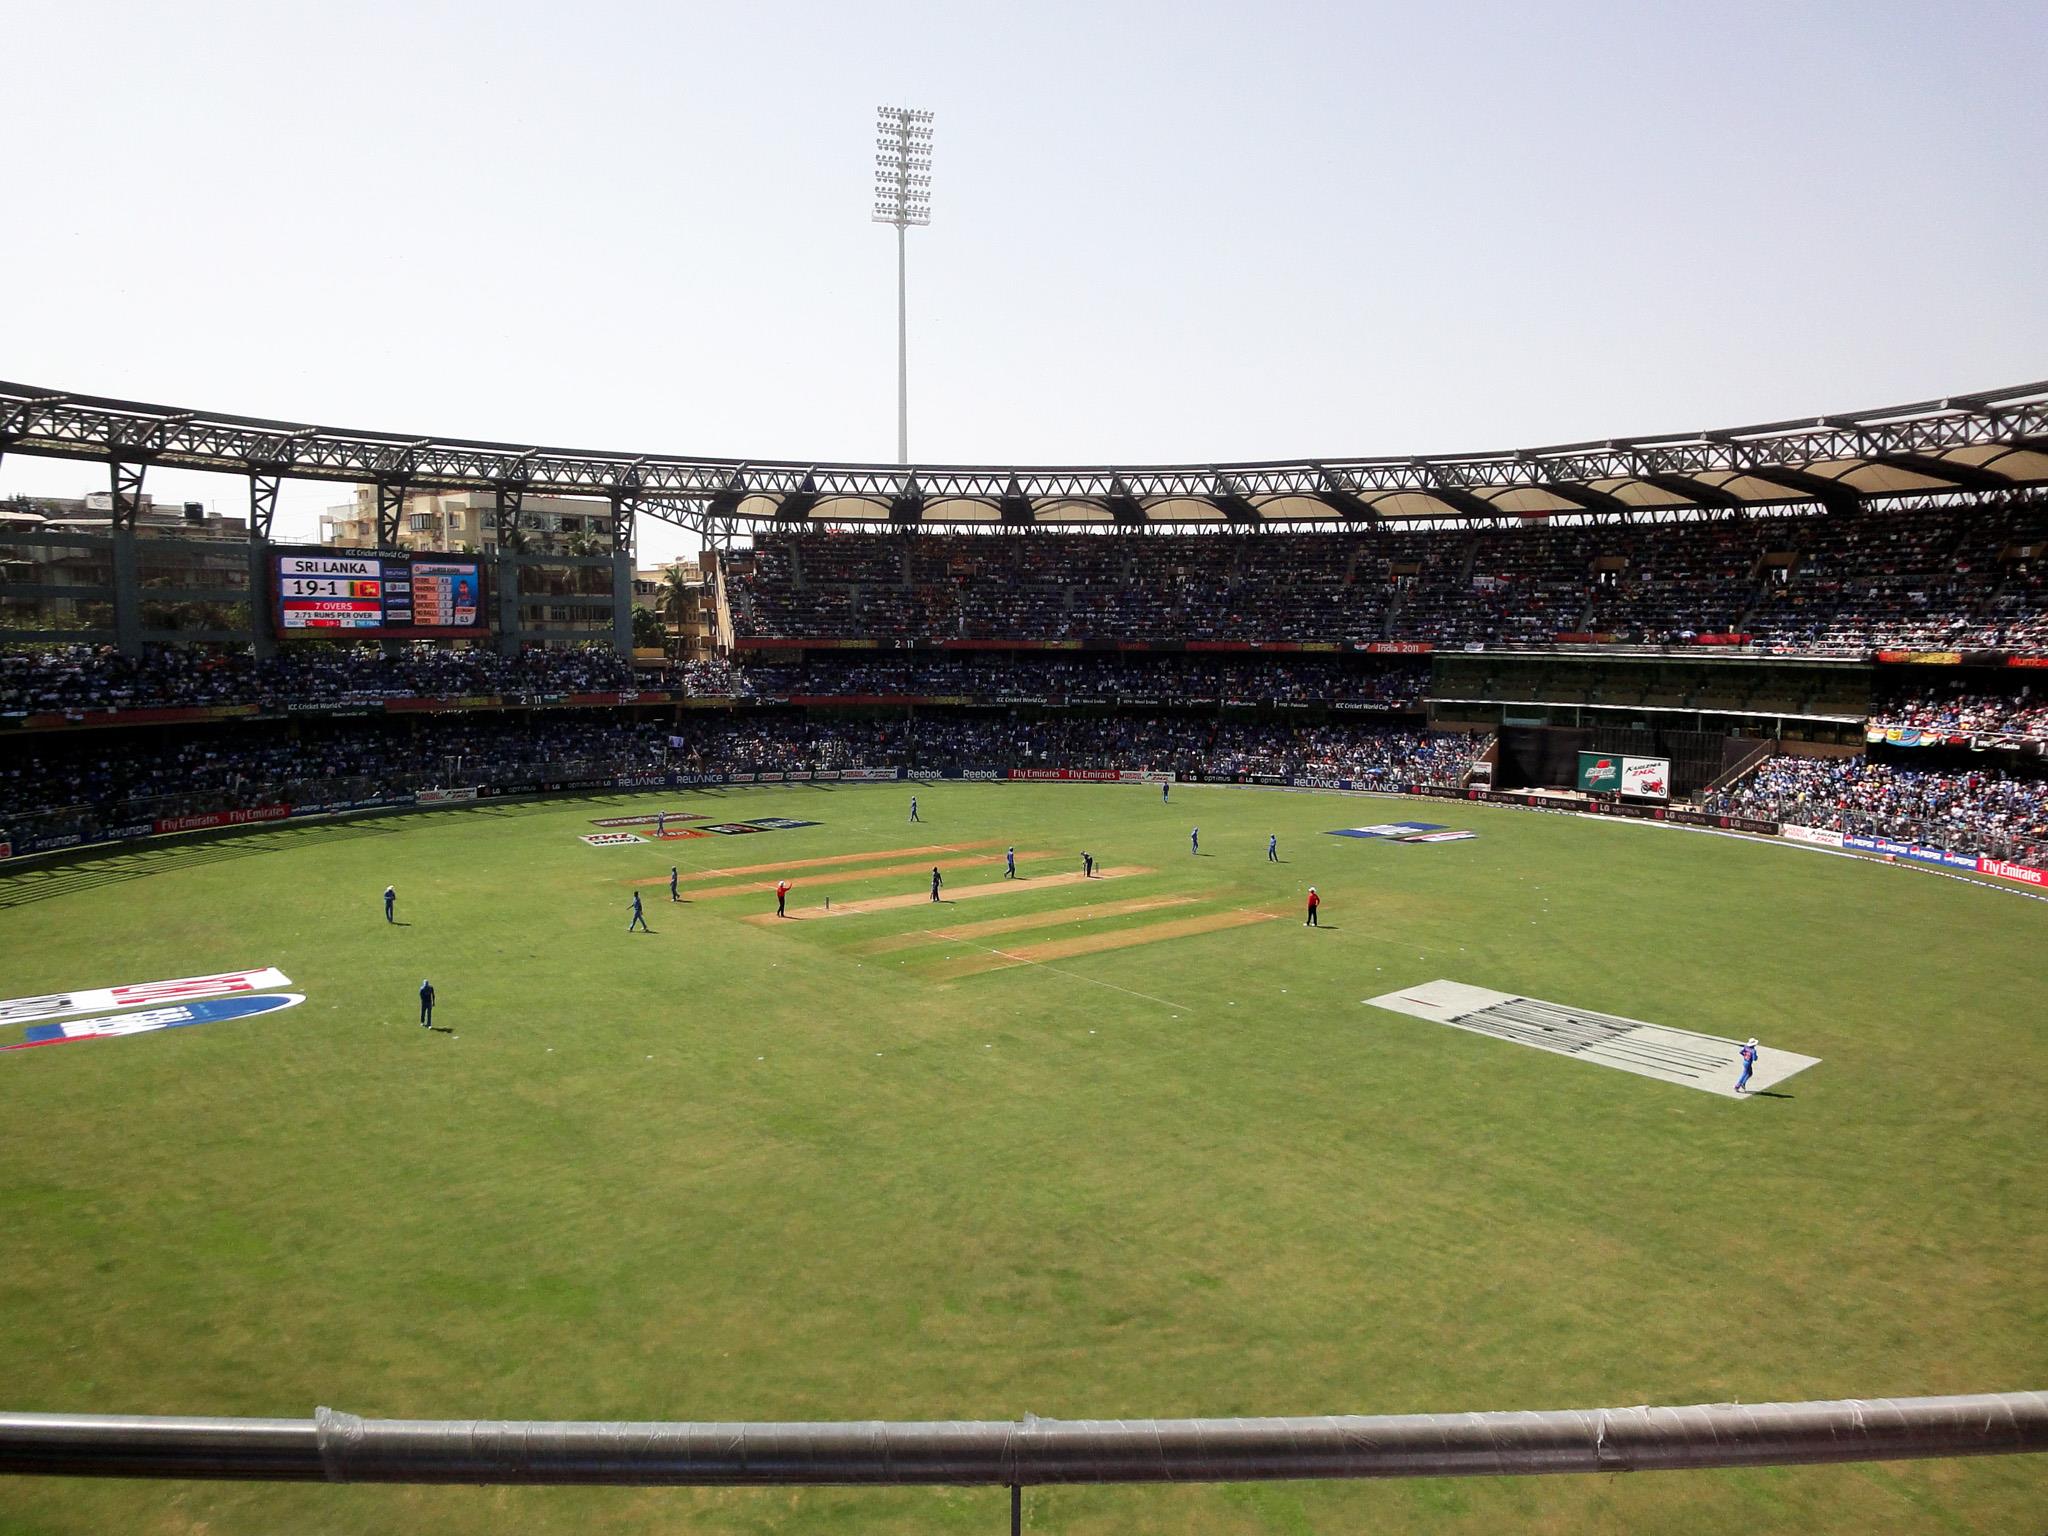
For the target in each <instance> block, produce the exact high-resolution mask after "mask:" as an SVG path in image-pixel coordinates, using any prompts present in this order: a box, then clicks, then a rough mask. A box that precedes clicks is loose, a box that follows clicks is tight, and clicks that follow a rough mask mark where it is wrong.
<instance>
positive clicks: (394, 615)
mask: <svg viewBox="0 0 2048 1536" xmlns="http://www.w3.org/2000/svg"><path fill="white" fill-rule="evenodd" d="M270 577H271V587H272V591H273V592H274V594H275V602H274V603H273V605H272V613H273V616H274V618H275V620H276V624H277V633H278V636H279V638H280V639H287V640H289V639H294V638H297V639H305V638H308V637H314V638H336V637H339V636H347V637H354V638H359V639H366V640H374V639H396V640H409V639H422V640H423V639H434V638H437V637H446V638H458V639H459V638H462V637H464V636H482V635H487V634H489V633H490V627H491V624H490V609H489V606H488V605H487V604H486V603H485V602H484V570H483V561H482V559H481V558H480V557H478V556H476V555H442V554H427V553H409V554H379V553H376V552H374V551H362V550H345V549H281V550H278V551H276V552H275V553H273V554H272V556H271V569H270Z"/></svg>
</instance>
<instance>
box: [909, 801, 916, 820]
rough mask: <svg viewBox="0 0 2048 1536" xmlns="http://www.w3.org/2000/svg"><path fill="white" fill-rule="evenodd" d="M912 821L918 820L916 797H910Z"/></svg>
mask: <svg viewBox="0 0 2048 1536" xmlns="http://www.w3.org/2000/svg"><path fill="white" fill-rule="evenodd" d="M910 819H911V820H912V821H916V820H917V796H915V795H912V796H911V797H910Z"/></svg>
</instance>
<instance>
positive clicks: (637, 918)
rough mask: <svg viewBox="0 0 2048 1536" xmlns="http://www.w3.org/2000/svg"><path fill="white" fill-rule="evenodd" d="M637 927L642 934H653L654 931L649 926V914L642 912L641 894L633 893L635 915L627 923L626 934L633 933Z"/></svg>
mask: <svg viewBox="0 0 2048 1536" xmlns="http://www.w3.org/2000/svg"><path fill="white" fill-rule="evenodd" d="M636 927H637V928H638V929H639V930H640V931H641V932H642V933H652V932H653V931H654V930H653V929H652V928H649V927H648V926H647V914H646V913H645V912H643V911H641V910H640V893H639V892H638V891H635V892H634V893H633V915H632V917H631V918H629V919H628V920H627V922H626V932H628V933H631V932H632V931H633V930H634V928H636Z"/></svg>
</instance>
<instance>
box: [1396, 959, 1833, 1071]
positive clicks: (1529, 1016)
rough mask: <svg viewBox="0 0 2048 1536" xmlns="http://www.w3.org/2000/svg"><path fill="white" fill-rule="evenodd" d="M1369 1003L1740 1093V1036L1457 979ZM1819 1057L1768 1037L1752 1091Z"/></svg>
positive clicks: (1759, 1051)
mask: <svg viewBox="0 0 2048 1536" xmlns="http://www.w3.org/2000/svg"><path fill="white" fill-rule="evenodd" d="M1366 1001H1367V1002H1369V1003H1370V1004H1371V1005H1372V1006H1373V1007H1375V1008H1385V1009H1387V1010H1389V1011H1390V1012H1393V1013H1405V1014H1407V1015H1409V1016H1410V1017H1411V1018H1417V1019H1427V1020H1429V1021H1430V1022H1431V1023H1432V1024H1448V1025H1450V1026H1451V1027H1452V1028H1453V1029H1463V1030H1469V1031H1471V1032H1472V1033H1473V1034H1477V1035H1491V1036H1493V1037H1494V1039H1496V1040H1507V1041H1510V1042H1512V1043H1513V1044H1515V1045H1530V1046H1534V1047H1535V1048H1536V1049H1537V1050H1539V1051H1553V1052H1555V1053H1556V1054H1558V1055H1560V1056H1571V1057H1575V1058H1577V1059H1578V1060H1580V1061H1590V1062H1592V1063H1593V1064H1594V1065H1595V1066H1601V1067H1617V1068H1619V1069H1620V1070H1621V1071H1623V1072H1633V1073H1635V1074H1636V1075H1637V1076H1639V1077H1654V1078H1657V1079H1659V1080H1660V1081H1662V1082H1667V1083H1676V1084H1678V1085H1679V1086H1680V1087H1682V1088H1698V1089H1700V1090H1702V1091H1703V1092H1706V1093H1712V1094H1718V1095H1720V1096H1721V1097H1722V1098H1724V1099H1733V1098H1740V1097H1742V1095H1740V1094H1738V1093H1736V1091H1735V1082H1736V1079H1737V1078H1739V1077H1741V1076H1742V1057H1741V1055H1740V1052H1741V1050H1742V1042H1741V1041H1740V1040H1724V1039H1722V1038H1721V1037H1720V1036H1719V1035H1702V1034H1697V1033H1695V1032H1694V1031H1692V1030H1689V1029H1671V1028H1667V1027H1666V1026H1664V1025H1661V1024H1646V1023H1644V1022H1643V1021H1642V1020H1641V1019H1625V1018H1622V1017H1620V1016H1619V1015H1617V1014H1611V1013H1594V1012H1592V1011H1591V1010H1589V1009H1585V1008H1572V1007H1569V1006H1567V1005H1566V1004H1564V1003H1546V1002H1542V1001H1540V1000H1538V999H1536V998H1533V997H1517V996H1516V995H1515V994H1514V993H1512V992H1495V991H1492V990H1490V989H1489V988H1486V987H1468V986H1466V985H1465V984H1464V983H1463V982H1458V981H1426V982H1424V983H1423V984H1422V985H1421V986H1417V987H1403V988H1402V989H1401V990H1400V991H1398V992H1389V993H1387V994H1386V995H1384V996H1382V997H1373V998H1367V999H1366ZM1819 1062H1820V1058H1819V1057H1817V1056H1801V1055H1798V1054H1796V1053H1795V1052H1792V1051H1785V1050H1780V1049H1779V1048H1778V1047H1777V1046H1775V1045H1773V1044H1771V1043H1770V1042H1769V1041H1765V1042H1763V1043H1762V1044H1761V1045H1760V1046H1759V1047H1758V1049H1757V1061H1756V1070H1755V1071H1753V1072H1752V1073H1751V1074H1750V1078H1749V1088H1750V1092H1752V1093H1755V1092H1759V1091H1761V1090H1763V1089H1766V1088H1769V1087H1771V1086H1772V1085H1773V1084H1775V1083H1782V1082H1784V1081H1785V1079H1786V1078H1788V1077H1791V1076H1792V1075H1793V1074H1795V1073H1798V1072H1804V1071H1805V1070H1806V1069H1807V1068H1808V1067H1811V1066H1817V1065H1819Z"/></svg>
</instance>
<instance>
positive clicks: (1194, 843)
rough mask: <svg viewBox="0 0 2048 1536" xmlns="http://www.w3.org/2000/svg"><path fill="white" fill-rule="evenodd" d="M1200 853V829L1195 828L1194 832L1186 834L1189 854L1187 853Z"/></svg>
mask: <svg viewBox="0 0 2048 1536" xmlns="http://www.w3.org/2000/svg"><path fill="white" fill-rule="evenodd" d="M1201 851H1202V829H1201V828H1200V827H1196V828H1195V829H1194V831H1192V832H1190V833H1189V834H1188V852H1189V853H1200V852H1201Z"/></svg>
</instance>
